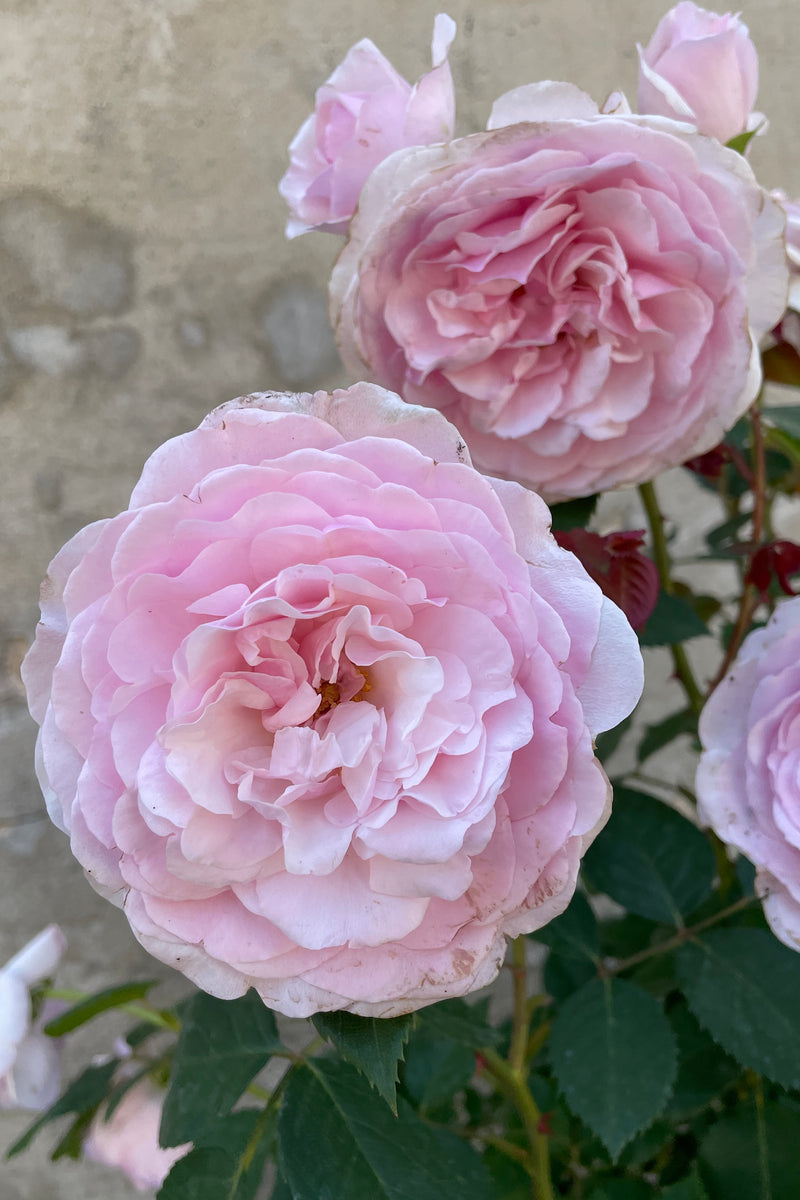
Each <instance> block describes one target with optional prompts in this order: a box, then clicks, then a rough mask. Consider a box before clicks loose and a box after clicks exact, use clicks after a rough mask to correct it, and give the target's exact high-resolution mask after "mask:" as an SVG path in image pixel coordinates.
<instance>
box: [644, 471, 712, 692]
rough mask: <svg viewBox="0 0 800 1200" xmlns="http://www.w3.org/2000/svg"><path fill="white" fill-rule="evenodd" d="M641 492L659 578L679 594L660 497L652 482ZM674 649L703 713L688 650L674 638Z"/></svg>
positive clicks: (685, 685) (687, 685) (683, 676)
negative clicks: (673, 575)
mask: <svg viewBox="0 0 800 1200" xmlns="http://www.w3.org/2000/svg"><path fill="white" fill-rule="evenodd" d="M639 495H640V496H641V499H642V504H643V505H644V511H645V512H646V514H647V521H648V524H649V526H650V536H651V538H652V541H653V561H654V562H655V564H656V568H657V570H658V578H659V581H660V583H661V587H662V588H663V590H664V591H665V592H666V593H667V595H669V596H672V595H674V594H675V585H674V583H673V581H672V563H671V561H670V557H669V549H668V547H667V536H666V533H665V532H664V518H663V517H662V516H661V509H660V508H659V507H658V500H657V499H656V492H655V488H654V487H653V484H652V482H649V483H642V484H640V485H639ZM670 652H671V654H672V662H673V665H674V667H675V674H676V675H677V677H678V679H679V680H680V682H681V684H682V685H683V690H684V691H685V692H686V696H687V699H688V701H689V704H690V706H691V708H692V710H693V712H695V713H697V714H698V715H699V714H700V710H701V709H702V707H703V693H702V692H701V690H700V688H699V687H698V684H697V680H696V679H695V677H694V672H693V671H692V668H691V664H690V663H689V659H688V657H687V654H686V650H685V649H684V647H683V646H682V645H681V644H680V642H672V643H671V645H670Z"/></svg>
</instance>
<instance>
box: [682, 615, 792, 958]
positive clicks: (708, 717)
mask: <svg viewBox="0 0 800 1200" xmlns="http://www.w3.org/2000/svg"><path fill="white" fill-rule="evenodd" d="M798 728H800V598H798V599H794V600H785V601H782V602H781V603H780V604H778V606H777V607H776V609H775V612H774V613H773V615H772V617H771V618H770V620H769V622H768V624H767V625H766V627H765V628H763V629H757V630H755V631H754V632H753V633H751V634H750V635H749V636H748V637H747V638H746V639H745V641H744V643H743V644H742V648H741V650H740V651H739V654H738V656H737V658H736V660H735V662H734V663H733V666H732V667H731V669H730V671H729V672H728V674H727V675H726V677H725V678H724V679H723V681H722V682H721V683H720V685H719V687H718V688H717V689H716V691H715V692H714V693H713V694H712V696H711V697H710V699H709V700H708V702H707V703H706V706H705V708H704V709H703V713H702V715H701V718H700V730H699V732H700V740H701V743H702V746H703V752H702V755H701V758H700V763H699V766H698V770H697V803H698V811H699V814H700V817H701V820H703V821H704V822H705V823H706V824H707V825H710V826H711V827H712V828H713V830H714V832H715V833H716V834H717V836H718V837H719V838H721V839H722V841H723V842H725V843H726V844H727V845H729V846H731V847H733V848H735V849H736V850H738V851H740V852H741V853H742V854H744V855H745V856H746V857H747V858H749V859H750V861H751V862H752V863H753V864H754V865H755V867H756V890H757V891H758V893H759V895H761V896H762V898H763V900H764V914H765V916H766V918H767V920H768V921H769V924H770V926H771V927H772V930H773V932H774V933H775V934H776V936H777V937H779V938H780V940H781V941H782V942H784V943H785V944H786V945H787V946H789V947H790V948H791V949H792V950H799V949H800V786H798V780H800V740H798V737H797V730H798Z"/></svg>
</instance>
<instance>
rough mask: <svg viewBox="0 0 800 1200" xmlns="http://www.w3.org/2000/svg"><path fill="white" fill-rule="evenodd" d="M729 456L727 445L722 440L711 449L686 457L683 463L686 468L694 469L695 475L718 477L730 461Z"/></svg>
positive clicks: (710, 477)
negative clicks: (693, 456) (692, 456)
mask: <svg viewBox="0 0 800 1200" xmlns="http://www.w3.org/2000/svg"><path fill="white" fill-rule="evenodd" d="M730 458H731V456H730V453H729V450H728V447H727V446H726V445H725V443H724V442H720V444H719V445H718V446H714V448H713V450H707V451H706V453H705V454H698V455H697V456H696V457H695V458H687V460H686V462H685V463H684V464H683V465H684V466H685V467H686V468H688V470H690V471H694V473H695V475H702V476H703V478H704V479H719V477H720V475H721V474H722V471H723V468H724V467H725V466H726V464H727V463H729V462H730Z"/></svg>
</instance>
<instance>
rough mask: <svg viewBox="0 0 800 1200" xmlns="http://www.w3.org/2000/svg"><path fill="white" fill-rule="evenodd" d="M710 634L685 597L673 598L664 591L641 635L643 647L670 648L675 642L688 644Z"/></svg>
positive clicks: (659, 595) (660, 593)
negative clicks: (691, 639)
mask: <svg viewBox="0 0 800 1200" xmlns="http://www.w3.org/2000/svg"><path fill="white" fill-rule="evenodd" d="M704 633H708V626H707V625H706V623H705V622H704V621H701V620H700V618H699V617H698V615H697V613H696V612H695V610H694V608H693V607H692V605H691V604H690V603H689V601H688V600H686V599H685V598H684V597H683V596H673V595H670V593H669V592H665V591H664V590H663V588H662V590H661V591H660V592H659V593H658V600H657V601H656V606H655V608H654V609H653V611H652V612H651V614H650V616H649V617H648V618H647V624H646V625H645V627H644V629H643V630H642V631H641V632H640V634H639V641H640V642H641V644H642V645H643V646H668V645H670V644H671V643H673V642H688V641H689V639H690V638H695V637H701V636H702V634H704Z"/></svg>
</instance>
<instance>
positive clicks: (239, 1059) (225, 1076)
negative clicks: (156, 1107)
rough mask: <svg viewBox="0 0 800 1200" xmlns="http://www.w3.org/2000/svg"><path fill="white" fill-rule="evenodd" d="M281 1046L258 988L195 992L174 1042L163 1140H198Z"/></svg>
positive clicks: (174, 1143)
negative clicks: (236, 994)
mask: <svg viewBox="0 0 800 1200" xmlns="http://www.w3.org/2000/svg"><path fill="white" fill-rule="evenodd" d="M279 1049H281V1043H280V1039H279V1038H278V1031H277V1028H276V1026H275V1018H274V1016H273V1015H272V1013H271V1011H270V1010H269V1009H268V1008H266V1007H265V1005H264V1002H263V1000H261V998H260V997H259V995H258V993H257V992H255V991H253V990H252V989H251V990H250V991H249V992H248V993H247V995H246V996H242V997H241V998H240V999H239V1000H217V999H216V998H215V997H213V996H207V995H206V994H205V992H198V993H197V995H195V996H192V998H191V1000H190V1001H189V1002H188V1004H187V1005H186V1007H185V1008H184V1010H183V1024H182V1026H181V1032H180V1036H179V1038H178V1044H177V1046H176V1047H175V1056H174V1059H173V1064H172V1072H171V1076H170V1086H169V1091H168V1092H167V1098H166V1100H165V1102H164V1111H163V1113H162V1116H161V1130H160V1133H159V1139H160V1142H161V1145H162V1146H180V1145H182V1144H183V1142H191V1141H194V1142H197V1141H199V1140H200V1139H201V1138H202V1137H203V1135H204V1134H205V1133H206V1131H207V1130H208V1128H209V1127H210V1126H211V1125H213V1124H214V1122H215V1121H217V1120H218V1119H219V1118H220V1117H222V1116H224V1115H225V1114H226V1113H228V1112H230V1110H231V1108H232V1107H233V1105H234V1104H235V1103H236V1101H237V1100H238V1099H239V1097H240V1096H241V1094H242V1092H243V1091H244V1089H245V1088H246V1087H247V1085H248V1083H250V1081H251V1079H252V1078H253V1076H254V1075H257V1074H258V1072H259V1071H260V1070H261V1068H262V1067H263V1066H264V1065H265V1064H266V1062H267V1061H268V1060H269V1058H270V1056H271V1055H272V1054H273V1053H274V1052H275V1051H276V1050H279Z"/></svg>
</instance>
